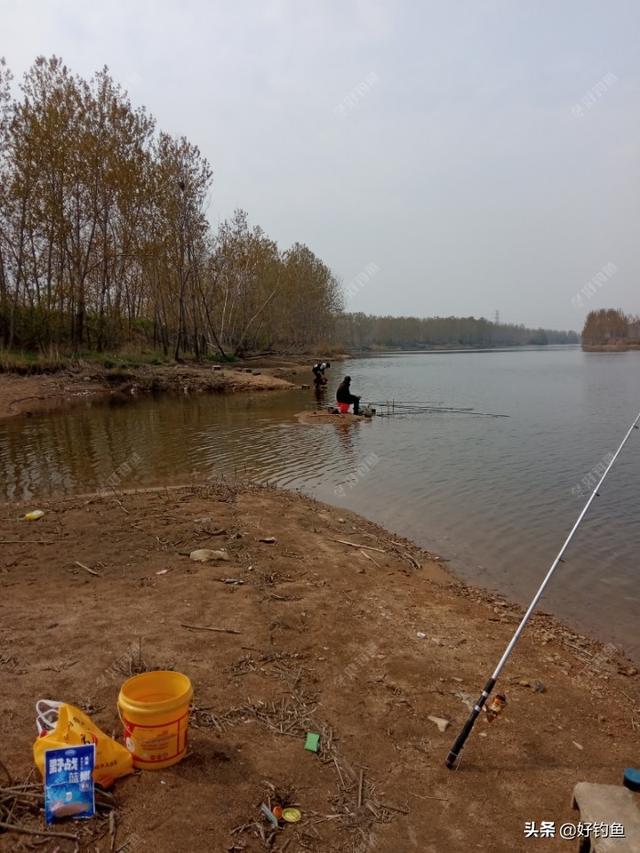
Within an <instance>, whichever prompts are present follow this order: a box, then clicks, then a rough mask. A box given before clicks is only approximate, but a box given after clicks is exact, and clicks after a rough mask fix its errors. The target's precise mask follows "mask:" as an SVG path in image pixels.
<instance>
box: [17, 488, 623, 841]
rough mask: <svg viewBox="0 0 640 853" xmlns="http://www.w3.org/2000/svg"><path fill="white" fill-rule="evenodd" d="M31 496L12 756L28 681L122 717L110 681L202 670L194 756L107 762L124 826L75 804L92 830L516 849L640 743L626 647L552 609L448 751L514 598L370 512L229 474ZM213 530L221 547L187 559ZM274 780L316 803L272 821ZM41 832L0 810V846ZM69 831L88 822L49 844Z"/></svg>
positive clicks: (290, 794) (98, 714)
mask: <svg viewBox="0 0 640 853" xmlns="http://www.w3.org/2000/svg"><path fill="white" fill-rule="evenodd" d="M34 508H35V506H34V505H29V506H24V505H18V504H4V505H3V506H2V507H0V539H2V547H1V550H0V584H1V586H2V595H1V596H0V672H1V674H2V683H3V688H4V689H3V698H4V702H3V711H4V712H3V714H2V715H1V716H0V744H1V746H0V760H1V761H2V762H3V764H4V765H5V766H6V767H7V769H8V770H9V772H10V773H11V774H12V776H13V778H14V779H22V778H24V777H26V776H27V774H28V773H29V772H30V770H31V766H32V760H31V746H32V741H33V737H34V733H35V729H34V710H33V706H34V702H35V701H36V700H37V699H38V698H41V697H47V698H54V699H55V698H58V699H64V700H67V701H69V702H72V703H74V704H76V705H79V706H81V707H83V708H85V709H88V710H89V712H90V713H91V715H92V717H93V719H94V720H95V722H96V723H98V724H99V725H100V726H101V727H102V728H103V729H104V730H105V731H107V732H112V731H113V732H116V733H117V734H120V729H121V726H120V722H119V720H118V717H117V712H116V698H117V693H118V690H119V688H120V685H121V683H122V681H123V680H124V679H125V678H126V677H127V676H128V675H130V674H131V673H132V672H135V671H136V670H137V669H139V668H140V667H141V666H142V667H143V668H155V667H164V668H168V667H173V668H175V669H177V670H179V671H181V672H184V673H186V674H187V675H188V676H189V677H190V678H191V680H192V682H193V686H194V710H193V713H192V717H191V730H190V731H191V736H190V749H189V753H188V755H187V757H186V758H185V759H184V760H183V761H182V763H180V764H178V765H176V766H175V767H173V768H169V769H167V770H163V771H158V772H155V773H154V772H145V773H140V774H136V775H135V776H130V777H127V778H125V779H122V780H120V781H118V782H117V783H116V786H115V789H114V795H115V800H116V813H117V835H116V839H115V842H114V844H113V846H111V839H110V837H109V827H108V823H107V821H106V820H105V819H96V820H94V821H91V822H88V823H85V824H82V825H81V826H79V825H77V824H72V825H71V826H69V825H67V826H65V827H64V829H65V830H71V831H74V832H79V833H81V834H82V837H83V839H84V840H83V844H85V845H86V846H84V847H83V848H82V849H89V844H91V846H90V849H91V850H98V851H103V853H104V852H105V851H107V850H109V849H122V845H125V844H126V843H130V844H133V843H134V842H135V845H136V846H135V847H134V848H133V849H135V850H138V849H140V850H147V849H149V850H155V851H157V853H165V851H166V853H169V851H175V850H176V849H180V850H194V851H201V850H202V851H209V850H216V851H218V850H219V851H234V853H239V851H247V853H254V851H255V853H257V851H264V850H266V849H271V850H274V851H284V850H285V849H286V850H287V851H288V853H292V851H295V853H297V851H303V850H304V851H309V850H310V851H318V853H327V851H332V853H347V851H350V853H353V851H360V853H369V851H373V850H375V851H376V853H387V851H388V853H392V851H393V853H398V852H399V851H402V853H411V851H416V853H418V852H419V853H448V851H451V853H458V851H460V850H476V849H477V850H493V851H498V853H501V851H504V853H513V851H514V850H520V849H524V845H523V841H522V839H523V829H524V824H525V821H531V820H537V821H540V820H554V821H556V823H557V824H559V823H562V822H565V821H567V822H570V821H576V820H577V818H576V815H575V814H574V813H573V812H572V811H571V809H570V805H569V802H570V793H571V790H572V787H573V785H574V784H575V783H576V782H577V781H580V780H588V781H592V782H605V783H618V782H620V780H621V778H622V769H623V768H624V767H625V766H629V765H632V764H633V762H634V758H637V746H638V739H637V736H638V725H639V724H640V690H639V687H638V677H637V675H636V672H635V669H634V668H633V667H632V665H631V664H630V663H629V662H628V661H626V660H624V659H622V658H619V657H617V656H616V655H613V656H612V655H611V654H610V650H607V648H603V647H602V645H601V644H598V643H595V642H592V641H590V640H589V639H588V638H585V637H582V636H580V635H578V634H576V633H575V632H573V631H570V630H569V629H566V628H564V627H562V626H561V625H559V624H558V623H557V622H556V621H555V620H553V619H551V618H550V617H547V616H543V615H540V616H537V617H535V619H534V621H533V624H532V626H531V628H530V629H529V630H528V631H527V633H526V634H525V636H524V638H523V640H522V642H521V644H520V645H519V647H518V649H517V651H516V653H515V654H514V657H513V659H512V661H511V662H510V664H509V666H508V668H507V670H506V671H505V673H504V678H503V681H502V683H501V685H500V686H501V689H502V690H503V691H504V692H505V693H506V695H507V699H508V703H507V706H506V710H505V711H504V712H503V713H502V714H501V715H500V717H498V719H497V720H495V721H494V722H492V723H488V722H487V721H486V719H484V718H483V719H481V720H479V722H478V724H477V726H476V730H475V731H474V733H473V735H472V737H471V739H470V741H469V743H468V745H467V748H466V749H465V751H464V753H463V762H462V765H461V767H460V769H459V770H458V771H456V772H451V771H448V770H447V769H446V768H445V767H444V759H445V756H446V752H447V750H448V748H449V746H450V743H451V740H452V739H453V737H454V736H455V734H456V733H457V731H458V729H459V727H460V726H461V724H462V723H463V721H464V720H465V719H466V717H467V714H468V703H469V702H470V701H473V700H474V699H475V698H476V696H477V694H478V692H479V690H480V688H481V686H482V684H483V683H484V681H485V679H486V676H487V674H488V673H489V672H490V671H491V669H492V668H493V666H494V664H495V663H496V661H497V659H498V657H499V656H500V653H501V652H502V649H503V647H504V645H505V644H506V642H507V640H508V638H509V637H510V635H511V633H512V631H513V629H514V625H515V624H516V622H517V620H518V617H519V615H520V610H519V608H517V607H515V606H512V605H511V604H509V603H508V602H506V601H504V600H503V599H501V598H500V597H498V596H496V595H492V594H489V593H485V592H481V591H478V590H475V589H472V588H470V587H468V586H465V585H464V584H462V583H460V582H458V581H455V580H453V579H452V578H451V577H450V576H449V575H448V574H447V573H446V571H445V569H444V567H443V565H442V563H441V562H440V561H438V559H437V557H435V556H434V555H432V554H429V553H428V552H426V551H423V550H421V549H419V548H417V547H416V546H415V545H413V544H412V543H410V542H407V541H405V540H400V539H398V538H397V537H395V536H394V535H393V534H391V533H389V532H387V531H385V530H383V529H381V528H380V527H377V526H376V525H374V524H372V523H370V522H368V521H366V520H364V519H362V518H360V517H358V516H355V515H352V514H348V513H345V512H344V511H342V510H337V509H333V508H331V507H328V506H325V505H322V504H318V503H316V502H314V501H312V500H309V499H306V498H303V497H301V496H299V495H295V494H290V493H282V492H278V491H273V490H268V489H257V488H242V487H239V486H237V485H235V484H233V483H220V484H217V485H215V486H208V487H184V488H168V489H162V488H160V489H156V490H148V491H144V492H137V493H136V492H134V493H125V492H121V493H117V494H115V493H114V494H112V495H111V496H99V495H96V496H84V497H74V498H69V499H61V500H53V501H44V502H43V503H42V504H40V505H38V508H41V509H43V510H45V511H46V515H45V516H44V517H43V518H42V519H40V521H37V522H31V523H29V522H24V521H21V520H19V519H20V518H21V516H22V515H23V514H24V512H25V511H26V510H28V509H34ZM272 540H275V541H272ZM348 543H349V544H348ZM199 548H210V549H215V550H220V549H224V550H225V551H226V552H227V555H228V557H229V559H228V560H226V561H221V562H210V563H198V562H194V561H192V560H191V559H190V558H189V554H190V552H191V551H192V550H194V549H199ZM78 563H81V564H82V566H79V565H78ZM83 567H86V568H89V569H90V570H91V571H92V572H97V574H92V573H91V572H88V571H86V568H83ZM229 581H233V582H229ZM207 628H209V629H210V628H218V629H220V628H222V629H224V630H225V633H221V632H219V631H212V630H206V629H207ZM227 632H229V633H227ZM230 632H233V633H230ZM430 717H438V718H442V719H443V720H444V721H447V722H448V726H447V730H446V731H444V732H441V731H440V729H439V727H438V725H437V724H436V723H434V722H433V721H432V720H431V719H430ZM443 725H446V724H444V723H443ZM307 731H315V732H319V733H320V734H321V748H320V752H319V753H318V754H314V753H311V752H308V751H305V750H304V747H303V744H304V736H305V733H306V732H307ZM0 784H4V780H0ZM271 786H272V787H271ZM274 792H275V793H274ZM276 795H280V796H283V797H285V798H286V799H287V801H288V802H290V803H295V804H296V805H297V806H298V807H299V808H300V809H301V811H302V814H303V819H302V821H301V823H299V824H297V825H295V826H294V825H290V826H287V827H286V828H284V829H282V830H281V831H279V832H278V833H277V834H274V835H273V837H272V836H271V835H270V830H269V827H268V824H267V823H266V822H265V821H263V820H262V819H261V818H260V815H259V806H260V803H261V802H263V801H265V800H266V799H267V798H268V797H269V796H271V797H274V796H276ZM613 817H614V816H612V819H613ZM21 821H22V822H23V823H24V825H26V826H29V827H32V828H40V829H43V828H44V827H43V825H42V822H41V818H39V817H37V816H33V817H29V816H28V815H26V814H23V816H21ZM101 833H102V834H103V836H104V837H102V838H99V837H98V836H99V835H100V834H101ZM32 841H33V839H32V838H30V837H29V836H19V835H16V834H14V833H12V832H2V831H1V830H0V849H1V850H7V851H9V850H11V851H16V850H21V849H25V850H26V849H27V846H26V845H27V844H28V843H30V842H32ZM56 845H57V846H58V849H59V850H60V851H61V853H62V851H67V850H68V851H71V850H73V847H74V842H73V841H71V840H54V841H51V842H50V843H49V842H47V843H45V844H44V845H43V846H42V847H40V848H39V849H41V850H46V851H50V853H51V851H53V850H54V849H56ZM535 847H536V849H537V850H541V851H545V850H555V849H557V840H554V839H543V838H539V839H536V842H535Z"/></svg>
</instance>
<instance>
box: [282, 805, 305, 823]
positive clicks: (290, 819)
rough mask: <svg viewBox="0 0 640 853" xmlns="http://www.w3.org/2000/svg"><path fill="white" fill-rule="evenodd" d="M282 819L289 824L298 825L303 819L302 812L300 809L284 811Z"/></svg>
mask: <svg viewBox="0 0 640 853" xmlns="http://www.w3.org/2000/svg"><path fill="white" fill-rule="evenodd" d="M282 817H283V818H284V820H285V821H286V822H287V823H298V822H299V821H300V820H301V819H302V812H301V811H300V809H292V808H291V809H284V810H283V812H282Z"/></svg>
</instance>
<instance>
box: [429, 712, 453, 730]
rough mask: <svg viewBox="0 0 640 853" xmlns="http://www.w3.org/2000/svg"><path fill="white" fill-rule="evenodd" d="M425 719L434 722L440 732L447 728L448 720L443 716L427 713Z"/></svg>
mask: <svg viewBox="0 0 640 853" xmlns="http://www.w3.org/2000/svg"><path fill="white" fill-rule="evenodd" d="M427 719H428V720H431V722H432V723H435V724H436V726H437V727H438V731H440V732H446V730H447V729H448V728H449V725H450V723H449V720H446V719H445V718H444V717H432V716H431V715H429V716H428V717H427Z"/></svg>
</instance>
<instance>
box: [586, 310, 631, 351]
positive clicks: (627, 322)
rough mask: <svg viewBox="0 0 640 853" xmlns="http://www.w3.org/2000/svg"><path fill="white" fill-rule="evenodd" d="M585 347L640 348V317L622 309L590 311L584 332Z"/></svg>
mask: <svg viewBox="0 0 640 853" xmlns="http://www.w3.org/2000/svg"><path fill="white" fill-rule="evenodd" d="M582 343H583V345H584V346H596V347H598V346H629V345H633V346H640V317H634V316H632V315H631V314H625V313H624V312H623V311H621V310H620V309H615V308H600V309H599V310H598V311H590V312H589V313H588V314H587V318H586V320H585V323H584V328H583V330H582Z"/></svg>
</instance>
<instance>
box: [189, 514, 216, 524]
mask: <svg viewBox="0 0 640 853" xmlns="http://www.w3.org/2000/svg"><path fill="white" fill-rule="evenodd" d="M212 521H213V519H212V518H211V516H209V515H203V516H202V518H194V519H193V523H194V524H211V522H212Z"/></svg>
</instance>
